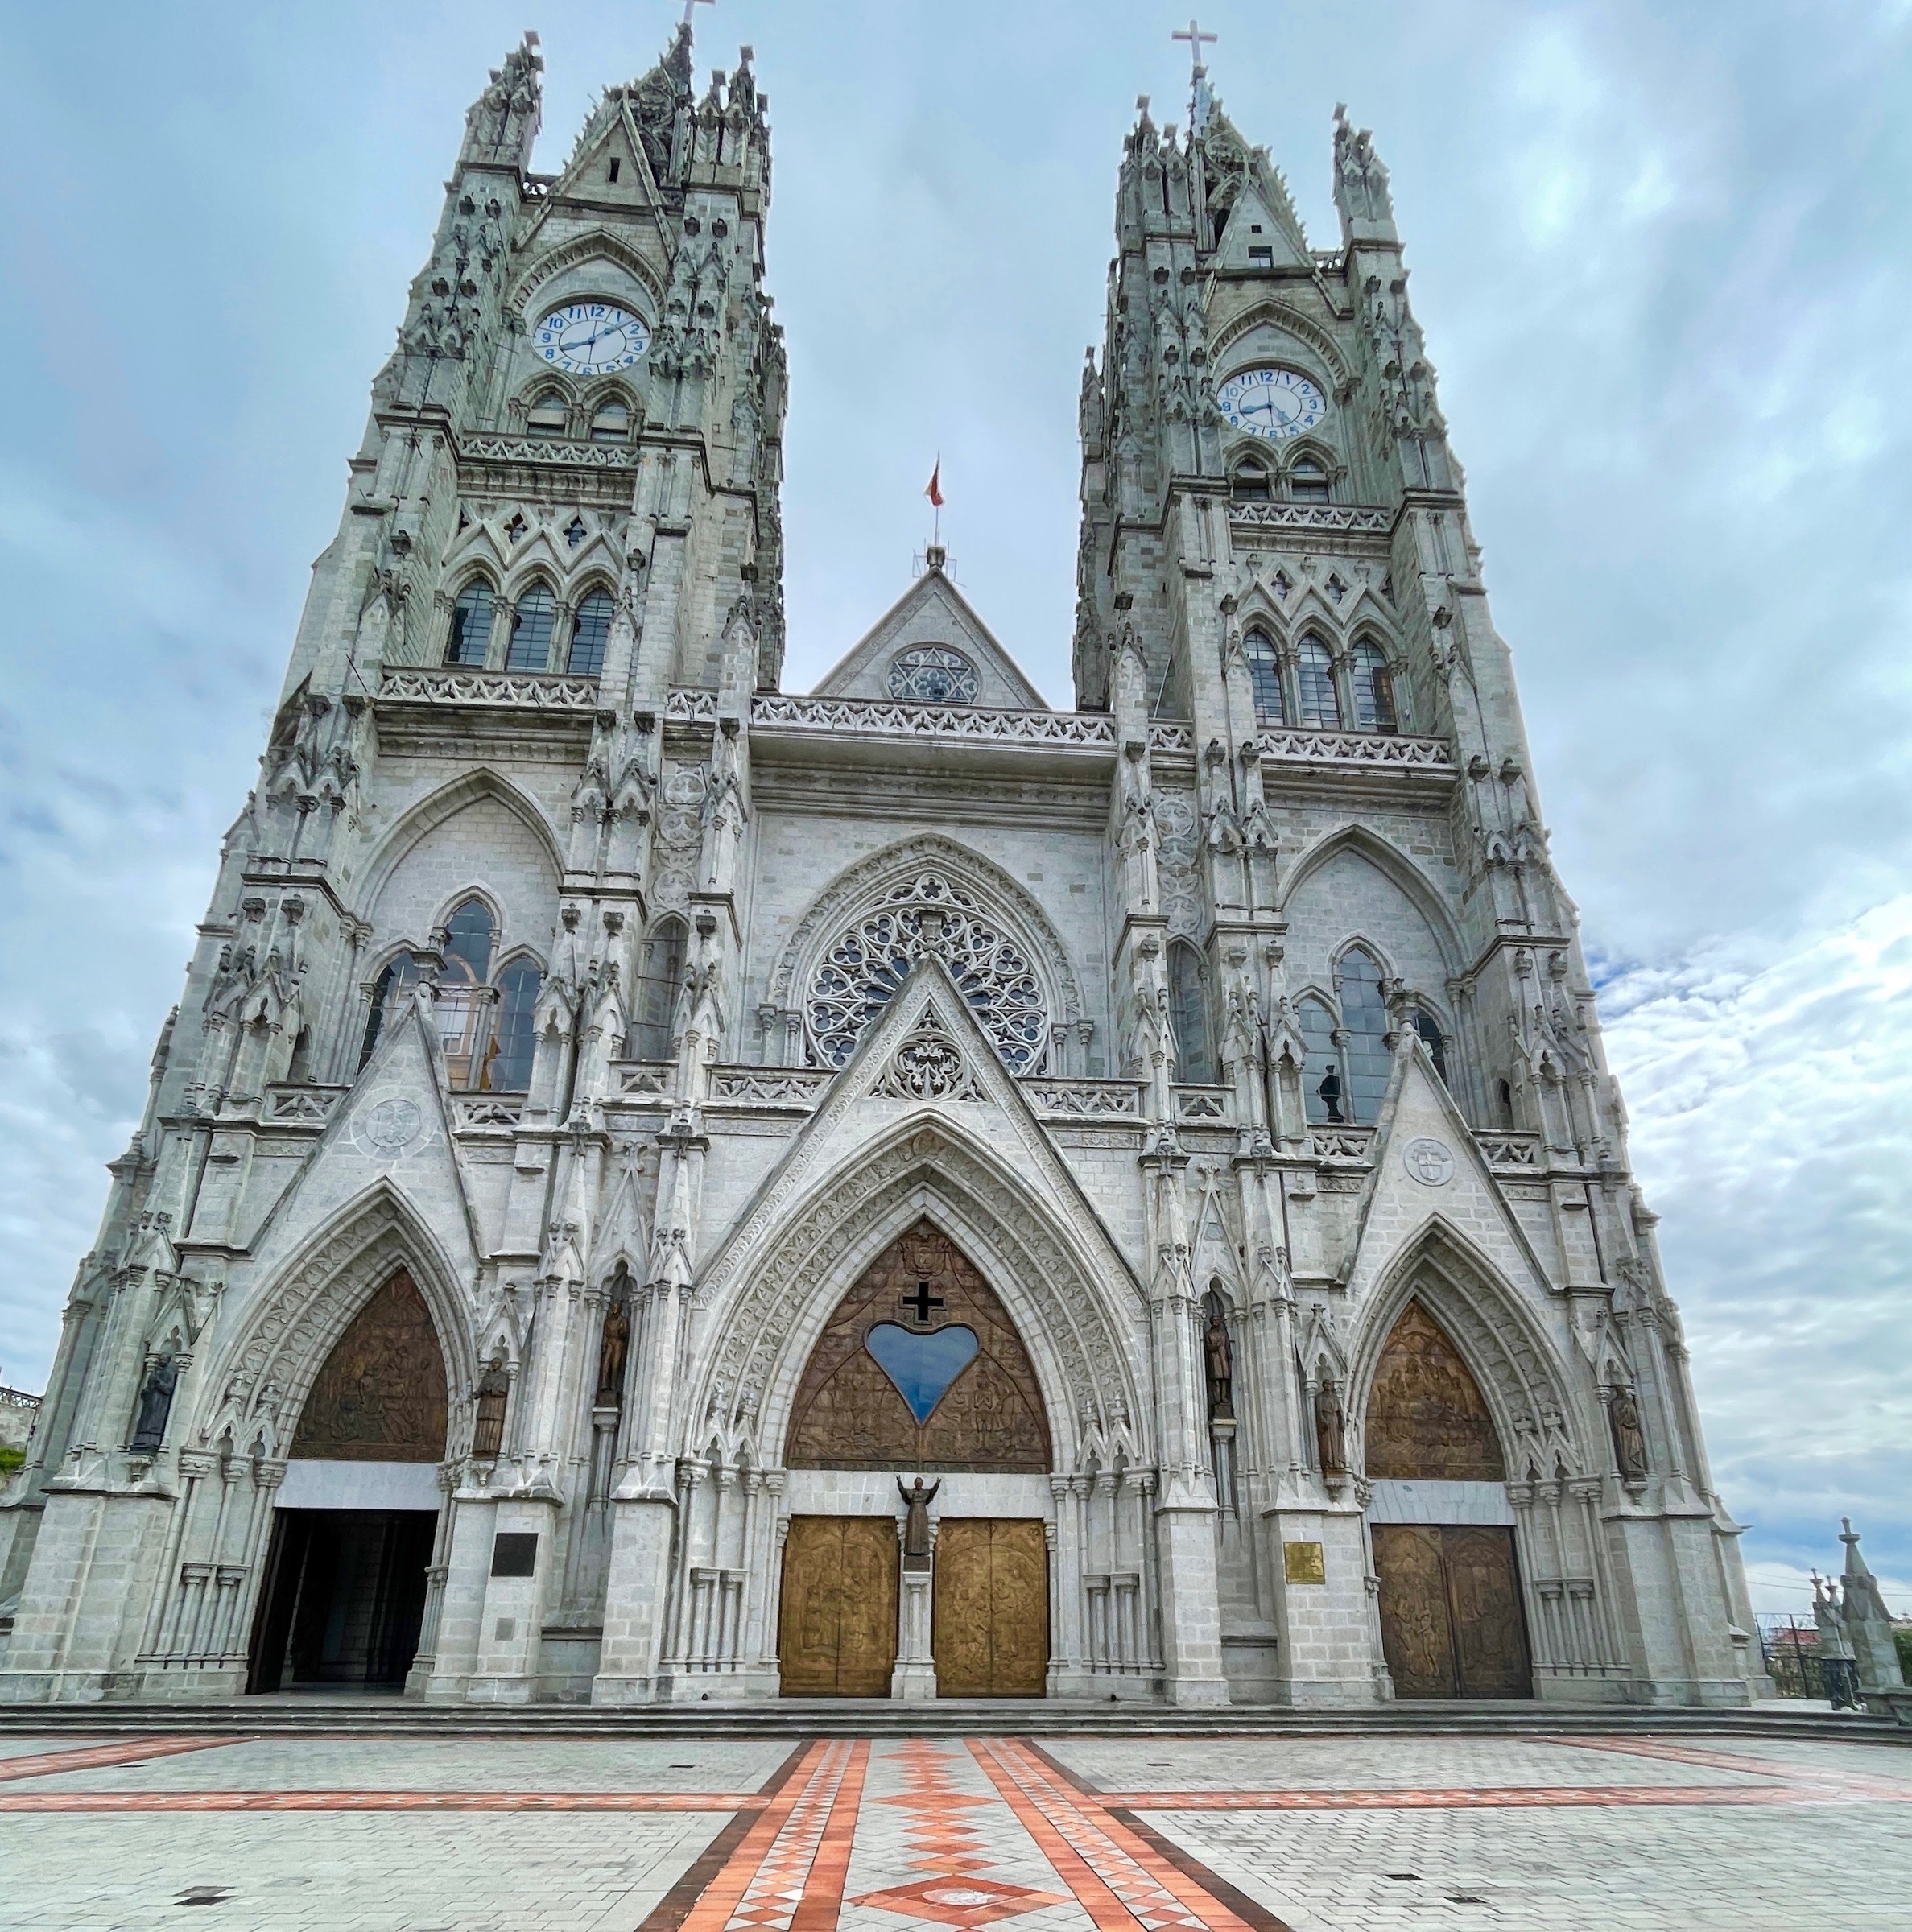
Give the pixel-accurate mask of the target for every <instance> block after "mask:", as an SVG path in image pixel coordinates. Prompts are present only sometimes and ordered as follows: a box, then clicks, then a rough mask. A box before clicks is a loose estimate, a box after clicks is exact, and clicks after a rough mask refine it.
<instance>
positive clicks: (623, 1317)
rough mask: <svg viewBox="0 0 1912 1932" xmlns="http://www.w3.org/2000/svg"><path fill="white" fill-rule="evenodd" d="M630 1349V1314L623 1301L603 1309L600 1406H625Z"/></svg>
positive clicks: (598, 1396)
mask: <svg viewBox="0 0 1912 1932" xmlns="http://www.w3.org/2000/svg"><path fill="white" fill-rule="evenodd" d="M629 1353H630V1313H629V1311H627V1310H626V1307H625V1306H624V1303H623V1302H622V1300H618V1301H614V1302H612V1303H611V1305H610V1306H609V1307H608V1308H606V1309H605V1311H604V1339H603V1340H602V1341H601V1342H600V1343H599V1344H598V1348H597V1406H598V1407H599V1408H601V1409H622V1407H623V1406H624V1362H625V1357H626V1356H627V1355H628V1354H629Z"/></svg>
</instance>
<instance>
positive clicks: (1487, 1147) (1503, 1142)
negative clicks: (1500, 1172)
mask: <svg viewBox="0 0 1912 1932" xmlns="http://www.w3.org/2000/svg"><path fill="white" fill-rule="evenodd" d="M1474 1139H1475V1141H1476V1142H1477V1143H1478V1145H1479V1146H1480V1152H1481V1154H1482V1156H1483V1158H1485V1160H1486V1162H1487V1164H1488V1166H1490V1167H1533V1168H1539V1167H1544V1166H1546V1165H1547V1162H1546V1160H1545V1159H1544V1158H1543V1157H1542V1150H1541V1146H1540V1136H1539V1135H1538V1134H1537V1133H1477V1134H1476V1135H1475V1136H1474Z"/></svg>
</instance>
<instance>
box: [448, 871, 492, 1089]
mask: <svg viewBox="0 0 1912 1932" xmlns="http://www.w3.org/2000/svg"><path fill="white" fill-rule="evenodd" d="M497 937H498V928H497V925H496V923H495V922H494V921H493V919H492V916H491V908H490V907H489V906H487V905H486V904H485V902H484V901H483V900H482V899H467V900H466V901H465V903H464V904H463V905H462V906H460V907H459V908H458V910H456V912H454V913H453V914H452V916H451V918H450V919H448V920H446V922H445V937H444V972H442V973H441V974H440V976H439V981H438V1007H437V1010H438V1038H439V1043H440V1045H441V1046H442V1047H444V1055H445V1071H446V1072H447V1073H448V1074H449V1075H450V1076H451V1081H452V1085H453V1086H454V1087H462V1088H474V1087H481V1086H482V1085H484V1084H485V1079H484V1076H485V1035H486V1032H487V1028H486V1026H485V1020H486V1018H487V1016H488V1013H489V1007H490V1005H491V1000H490V991H491V989H490V988H489V986H488V985H486V984H485V982H486V981H487V980H489V978H490V976H491V952H492V947H493V944H494V943H495V942H496V940H497Z"/></svg>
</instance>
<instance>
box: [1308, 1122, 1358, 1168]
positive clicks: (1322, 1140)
mask: <svg viewBox="0 0 1912 1932" xmlns="http://www.w3.org/2000/svg"><path fill="white" fill-rule="evenodd" d="M1308 1152H1309V1153H1310V1154H1311V1155H1312V1156H1313V1157H1314V1158H1315V1159H1316V1160H1318V1161H1366V1160H1371V1159H1373V1154H1374V1129H1373V1128H1372V1127H1317V1128H1315V1129H1313V1130H1312V1132H1311V1133H1309V1135H1308Z"/></svg>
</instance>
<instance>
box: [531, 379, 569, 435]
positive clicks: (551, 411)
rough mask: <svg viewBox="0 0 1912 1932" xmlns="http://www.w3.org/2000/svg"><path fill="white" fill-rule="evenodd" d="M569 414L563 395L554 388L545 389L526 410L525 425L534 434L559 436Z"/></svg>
mask: <svg viewBox="0 0 1912 1932" xmlns="http://www.w3.org/2000/svg"><path fill="white" fill-rule="evenodd" d="M570 416H571V412H570V411H569V410H568V409H567V408H566V407H564V397H563V396H562V395H561V394H560V393H559V392H558V391H557V390H555V389H547V390H546V391H545V392H544V394H543V395H541V396H540V397H539V398H538V400H537V401H536V402H535V403H533V404H532V405H531V408H530V409H529V411H527V412H526V415H525V427H526V428H527V429H528V430H529V431H531V434H532V435H533V436H563V435H564V431H565V427H566V426H567V424H568V422H569V420H570Z"/></svg>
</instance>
